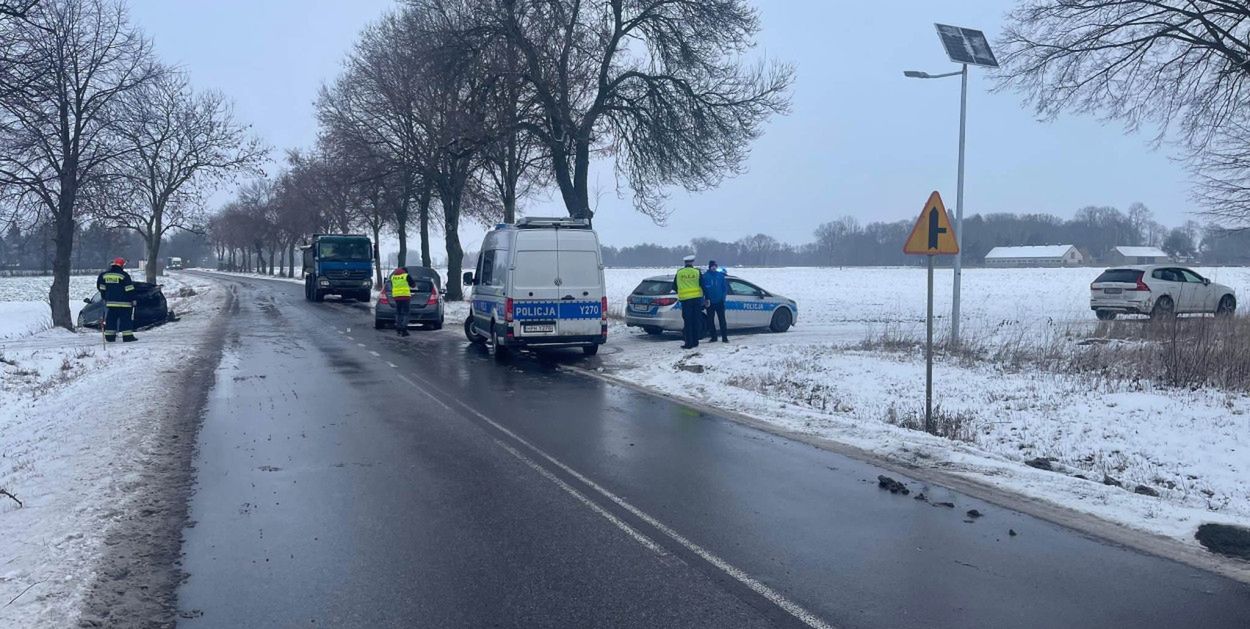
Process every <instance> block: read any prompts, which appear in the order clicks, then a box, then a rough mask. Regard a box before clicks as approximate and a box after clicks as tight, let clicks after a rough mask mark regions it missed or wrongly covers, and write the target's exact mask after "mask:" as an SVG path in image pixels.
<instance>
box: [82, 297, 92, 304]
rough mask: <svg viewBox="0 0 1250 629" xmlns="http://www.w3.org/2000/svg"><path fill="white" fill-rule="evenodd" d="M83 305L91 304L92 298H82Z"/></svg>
mask: <svg viewBox="0 0 1250 629" xmlns="http://www.w3.org/2000/svg"><path fill="white" fill-rule="evenodd" d="M82 303H84V304H89V303H91V298H90V297H83V298H82Z"/></svg>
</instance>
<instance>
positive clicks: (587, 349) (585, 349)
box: [582, 345, 599, 356]
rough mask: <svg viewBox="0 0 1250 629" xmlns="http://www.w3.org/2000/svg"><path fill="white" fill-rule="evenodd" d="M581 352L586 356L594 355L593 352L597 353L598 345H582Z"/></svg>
mask: <svg viewBox="0 0 1250 629" xmlns="http://www.w3.org/2000/svg"><path fill="white" fill-rule="evenodd" d="M582 353H583V354H585V355H587V356H594V355H595V354H598V353H599V346H598V345H583V346H582Z"/></svg>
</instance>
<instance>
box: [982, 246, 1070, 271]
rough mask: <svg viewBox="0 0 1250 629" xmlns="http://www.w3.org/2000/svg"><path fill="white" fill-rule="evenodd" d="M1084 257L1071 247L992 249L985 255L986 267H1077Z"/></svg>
mask: <svg viewBox="0 0 1250 629" xmlns="http://www.w3.org/2000/svg"><path fill="white" fill-rule="evenodd" d="M1084 262H1085V256H1084V255H1082V254H1081V252H1080V251H1079V250H1078V249H1077V248H1076V247H1075V246H1073V245H1032V246H1025V247H994V248H993V249H990V252H989V253H987V254H985V265H986V266H1077V265H1079V264H1082V263H1084Z"/></svg>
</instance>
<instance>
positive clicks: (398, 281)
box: [391, 273, 412, 299]
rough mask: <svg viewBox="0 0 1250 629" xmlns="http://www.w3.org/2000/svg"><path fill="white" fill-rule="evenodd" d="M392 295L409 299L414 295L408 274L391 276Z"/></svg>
mask: <svg viewBox="0 0 1250 629" xmlns="http://www.w3.org/2000/svg"><path fill="white" fill-rule="evenodd" d="M391 297H394V298H396V299H408V298H409V297H412V286H411V285H409V284H408V274H407V273H405V274H403V275H392V276H391Z"/></svg>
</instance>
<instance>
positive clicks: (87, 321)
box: [78, 282, 174, 330]
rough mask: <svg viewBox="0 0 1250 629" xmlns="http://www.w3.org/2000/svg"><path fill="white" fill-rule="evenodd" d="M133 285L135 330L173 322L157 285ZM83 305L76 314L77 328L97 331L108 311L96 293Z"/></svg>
mask: <svg viewBox="0 0 1250 629" xmlns="http://www.w3.org/2000/svg"><path fill="white" fill-rule="evenodd" d="M134 285H135V293H134V294H135V302H136V304H135V312H134V323H135V329H137V330H142V329H144V328H150V327H152V326H156V325H160V324H162V323H165V322H166V321H173V320H174V316H173V311H171V310H170V309H169V302H167V301H166V300H165V294H164V293H162V292H161V287H160V286H159V285H157V284H149V283H148V282H135V283H134ZM83 303H85V304H87V305H86V306H83V309H82V310H81V311H80V312H79V313H78V327H80V328H95V329H99V328H100V326H101V325H102V323H103V321H104V315H105V313H106V312H107V310H108V308H106V307H105V306H104V299H103V298H102V297H101V296H100V294H99V293H96V294H94V295H92V296H90V297H87V298H85V299H83Z"/></svg>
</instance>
